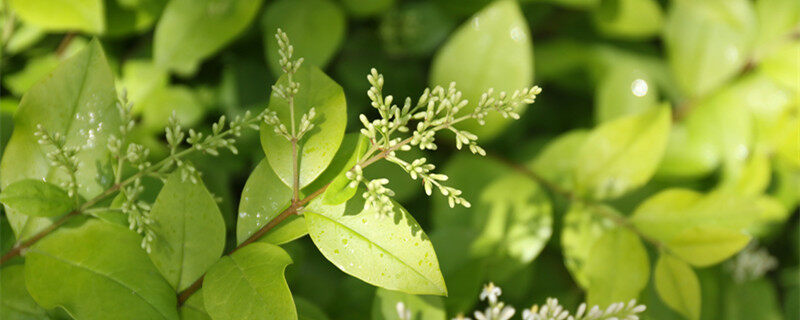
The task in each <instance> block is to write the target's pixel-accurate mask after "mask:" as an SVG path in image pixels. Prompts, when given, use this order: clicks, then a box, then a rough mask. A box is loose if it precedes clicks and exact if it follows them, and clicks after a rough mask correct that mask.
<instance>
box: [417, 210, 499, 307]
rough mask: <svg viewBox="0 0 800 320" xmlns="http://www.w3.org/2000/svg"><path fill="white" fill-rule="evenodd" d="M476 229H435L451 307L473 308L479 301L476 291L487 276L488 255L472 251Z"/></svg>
mask: <svg viewBox="0 0 800 320" xmlns="http://www.w3.org/2000/svg"><path fill="white" fill-rule="evenodd" d="M476 236H477V235H476V233H475V231H473V230H472V229H468V228H465V227H461V226H442V227H437V228H435V229H434V231H433V232H432V233H431V242H433V246H434V250H435V251H436V252H438V254H437V257H438V258H439V265H440V266H441V268H442V274H443V275H444V279H445V283H447V284H448V291H449V292H448V295H447V299H445V304H446V305H445V306H446V309H447V310H448V311H451V310H452V311H453V312H464V313H466V312H469V311H470V310H471V309H472V306H473V305H474V304H475V295H476V294H477V293H478V292H480V289H481V285H483V284H484V283H483V281H484V280H485V279H486V276H487V271H488V270H487V268H486V267H487V263H486V260H487V259H485V258H481V257H473V256H472V254H471V253H470V247H471V246H472V242H474V241H475V238H476Z"/></svg>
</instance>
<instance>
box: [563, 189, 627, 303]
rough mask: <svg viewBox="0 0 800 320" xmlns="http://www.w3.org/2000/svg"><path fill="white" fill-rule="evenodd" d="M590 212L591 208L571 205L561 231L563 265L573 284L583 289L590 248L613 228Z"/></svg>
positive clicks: (586, 278)
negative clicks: (573, 281)
mask: <svg viewBox="0 0 800 320" xmlns="http://www.w3.org/2000/svg"><path fill="white" fill-rule="evenodd" d="M608 209H609V210H613V209H611V208H608ZM591 210H593V208H590V207H586V206H584V205H581V204H573V205H572V207H570V209H569V211H568V212H567V214H566V215H565V216H564V225H563V227H562V229H561V248H562V250H563V253H564V265H566V267H567V270H569V273H570V274H571V275H572V278H573V279H575V282H577V283H578V284H579V285H580V286H581V287H583V288H588V287H589V277H588V275H587V271H586V263H587V261H588V260H589V255H590V254H591V253H592V248H593V247H594V244H595V243H596V242H597V240H598V239H600V237H601V236H603V234H604V233H606V232H607V230H609V229H611V228H612V227H613V226H614V225H613V223H612V222H611V221H609V220H607V219H604V218H602V217H600V216H598V215H597V214H595V213H594V212H592V211H591Z"/></svg>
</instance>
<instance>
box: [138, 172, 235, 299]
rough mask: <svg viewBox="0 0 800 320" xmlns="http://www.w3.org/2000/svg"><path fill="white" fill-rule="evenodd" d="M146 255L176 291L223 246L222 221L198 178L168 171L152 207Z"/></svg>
mask: <svg viewBox="0 0 800 320" xmlns="http://www.w3.org/2000/svg"><path fill="white" fill-rule="evenodd" d="M150 218H151V219H152V220H153V223H152V230H153V233H154V234H155V238H154V239H153V241H152V242H151V243H150V248H151V252H149V255H150V259H152V260H153V263H154V264H155V265H156V268H158V270H159V271H161V274H162V275H164V278H166V279H167V281H168V282H169V283H170V284H171V285H172V287H173V288H175V290H177V291H182V290H184V289H186V288H187V287H188V286H190V285H191V284H192V283H193V282H194V281H195V280H197V278H199V277H200V276H201V275H203V273H205V272H206V270H208V268H209V267H211V265H213V264H214V262H216V261H217V259H218V258H219V256H220V255H222V250H223V249H224V248H225V221H224V220H223V219H222V213H221V212H220V211H219V207H217V203H216V201H214V198H213V197H212V196H211V193H209V192H208V190H207V189H206V187H205V186H204V185H203V183H202V181H198V182H197V183H192V181H191V180H189V179H186V180H185V181H182V179H181V173H180V172H175V173H173V174H171V175H170V177H169V178H168V179H167V182H166V183H165V184H164V187H163V188H161V192H160V193H159V194H158V198H156V201H155V203H154V204H153V209H152V210H151V211H150Z"/></svg>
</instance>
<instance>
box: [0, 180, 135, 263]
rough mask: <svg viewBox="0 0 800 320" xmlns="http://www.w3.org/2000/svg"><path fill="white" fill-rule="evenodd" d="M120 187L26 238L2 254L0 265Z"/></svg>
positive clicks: (110, 189)
mask: <svg viewBox="0 0 800 320" xmlns="http://www.w3.org/2000/svg"><path fill="white" fill-rule="evenodd" d="M121 187H122V185H121V184H115V185H113V186H112V187H111V188H108V189H107V190H106V191H104V192H103V193H101V194H100V195H98V196H96V197H94V198H92V199H91V200H89V201H87V202H85V203H84V204H83V205H81V206H80V208H78V209H75V210H72V211H70V212H69V213H67V214H66V215H64V216H63V217H61V218H60V219H58V220H57V221H56V222H54V223H53V224H51V225H49V226H48V227H47V228H44V230H42V231H39V232H38V233H36V234H35V235H33V236H32V237H30V238H28V239H27V240H25V241H23V242H22V243H19V244H17V245H16V246H15V247H14V248H12V249H11V250H9V251H8V252H6V254H4V255H3V257H2V258H0V265H2V264H4V263H6V261H8V260H11V259H13V258H14V257H16V256H18V255H20V254H21V253H22V251H24V250H25V249H27V248H28V247H30V246H32V245H33V244H34V243H36V242H37V241H39V240H41V239H42V238H44V237H45V236H47V235H48V234H50V233H51V232H53V231H55V230H56V229H58V228H59V227H61V226H62V225H64V224H65V223H67V221H68V220H69V219H71V218H72V217H74V216H77V215H80V214H81V213H82V212H83V211H84V210H86V209H88V208H90V207H91V206H93V205H95V204H97V203H98V202H100V201H101V200H103V199H105V198H106V197H108V196H109V195H111V194H113V193H114V192H116V191H117V190H119V188H121Z"/></svg>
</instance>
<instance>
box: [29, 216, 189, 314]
mask: <svg viewBox="0 0 800 320" xmlns="http://www.w3.org/2000/svg"><path fill="white" fill-rule="evenodd" d="M75 224H78V223H75ZM140 243H141V237H140V236H139V235H137V234H136V233H134V232H133V231H130V230H128V228H126V227H123V226H119V225H116V224H111V223H108V222H104V221H101V220H97V219H92V220H88V221H85V222H84V223H83V224H81V225H80V226H75V225H70V226H67V227H62V228H59V229H58V230H57V231H56V232H54V233H52V234H50V235H48V236H47V237H45V238H44V239H42V240H40V241H39V242H38V243H36V245H34V246H33V247H32V248H31V249H30V251H28V253H27V255H26V256H25V284H26V286H27V288H28V291H29V292H30V293H31V296H32V297H33V299H34V300H36V302H37V303H38V304H39V305H41V306H43V307H45V308H55V307H57V306H61V307H63V308H64V309H66V310H67V312H69V314H70V315H72V316H73V317H75V318H77V319H143V318H145V319H177V318H178V312H177V308H176V307H175V306H176V305H177V298H176V296H175V291H174V290H173V289H172V288H171V287H170V285H169V283H167V281H166V280H164V278H162V277H161V275H160V274H159V272H158V270H156V268H155V266H153V263H152V262H150V258H148V257H147V254H146V253H145V252H144V250H142V248H141V247H140Z"/></svg>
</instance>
